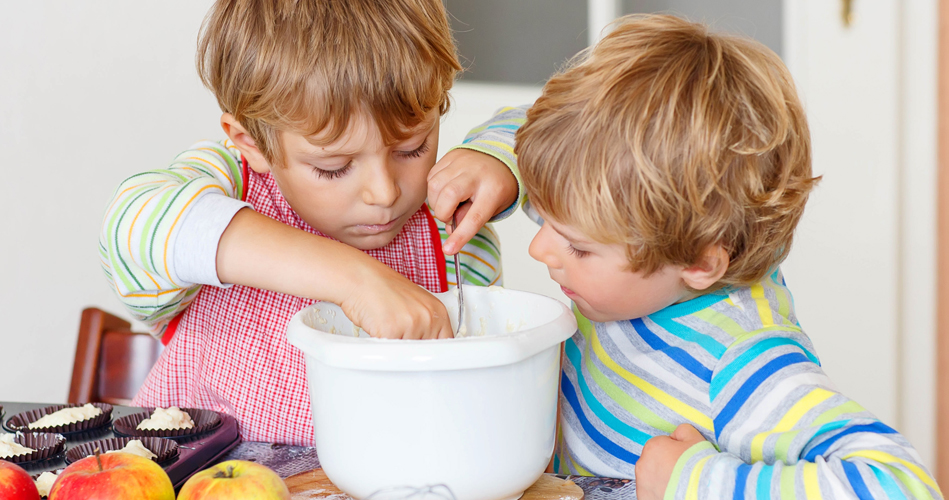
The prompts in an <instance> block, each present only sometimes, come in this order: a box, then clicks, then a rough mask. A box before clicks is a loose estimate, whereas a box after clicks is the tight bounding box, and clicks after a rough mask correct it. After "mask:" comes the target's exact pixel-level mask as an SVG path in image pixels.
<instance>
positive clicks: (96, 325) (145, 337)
mask: <svg viewBox="0 0 949 500" xmlns="http://www.w3.org/2000/svg"><path fill="white" fill-rule="evenodd" d="M131 327H132V325H131V324H130V323H129V322H128V321H125V320H123V319H122V318H119V317H117V316H113V315H111V314H109V313H107V312H105V311H102V310H100V309H96V308H94V307H90V308H86V309H84V310H83V311H82V320H81V321H80V323H79V339H78V341H77V342H76V359H75V361H74V362H73V368H72V382H71V383H70V385H69V402H70V403H91V402H95V401H100V402H103V403H110V404H117V405H128V404H130V403H131V402H132V398H133V397H135V393H137V392H138V389H139V388H140V387H141V386H142V383H144V382H145V377H147V376H148V372H149V371H150V370H151V368H152V365H154V364H155V361H157V360H158V356H159V355H160V354H161V351H162V348H163V346H162V344H161V342H159V341H158V340H157V339H155V338H154V337H152V336H151V335H149V334H147V333H141V332H133V331H132V329H131Z"/></svg>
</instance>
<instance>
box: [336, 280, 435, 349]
mask: <svg viewBox="0 0 949 500" xmlns="http://www.w3.org/2000/svg"><path fill="white" fill-rule="evenodd" d="M374 267H376V268H375V269H372V270H370V272H369V273H367V274H366V275H363V276H362V279H359V280H357V281H356V283H358V284H357V285H356V286H354V287H353V289H352V290H351V291H350V293H349V296H348V297H347V298H346V299H344V300H342V301H341V302H340V303H339V305H340V307H341V308H342V309H343V312H344V313H346V317H348V318H349V319H350V320H352V322H353V323H355V324H356V325H357V326H360V327H362V329H363V330H366V333H368V334H369V335H371V336H373V337H379V338H386V339H436V338H438V339H450V338H452V337H453V334H452V330H451V321H450V320H449V318H448V311H447V310H446V309H445V305H444V304H442V303H441V301H440V300H438V299H437V298H435V296H434V295H432V294H431V293H429V292H428V291H427V290H425V289H424V288H422V287H420V286H418V285H416V284H415V283H412V282H411V281H409V280H408V279H407V278H405V277H404V276H402V275H401V274H399V273H397V272H395V271H393V270H392V269H390V268H389V267H386V266H385V265H383V264H381V263H380V264H379V266H374Z"/></svg>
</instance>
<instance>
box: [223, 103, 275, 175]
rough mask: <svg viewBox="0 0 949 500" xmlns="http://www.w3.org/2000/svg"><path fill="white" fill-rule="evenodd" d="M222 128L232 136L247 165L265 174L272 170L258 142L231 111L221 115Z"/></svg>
mask: <svg viewBox="0 0 949 500" xmlns="http://www.w3.org/2000/svg"><path fill="white" fill-rule="evenodd" d="M221 128H223V129H224V133H225V134H227V136H228V137H230V139H231V142H233V143H234V145H235V146H237V149H239V150H240V152H241V154H242V155H244V159H245V160H247V165H248V166H250V168H251V169H253V170H254V171H255V172H257V173H258V174H265V173H267V172H269V171H270V163H268V162H267V160H266V159H265V158H264V155H263V154H261V152H260V150H259V149H257V143H256V142H255V141H254V138H253V137H251V136H250V134H248V133H247V130H246V129H245V128H244V127H243V126H242V125H241V124H240V122H238V121H237V119H236V118H234V115H232V114H230V113H224V114H223V115H221Z"/></svg>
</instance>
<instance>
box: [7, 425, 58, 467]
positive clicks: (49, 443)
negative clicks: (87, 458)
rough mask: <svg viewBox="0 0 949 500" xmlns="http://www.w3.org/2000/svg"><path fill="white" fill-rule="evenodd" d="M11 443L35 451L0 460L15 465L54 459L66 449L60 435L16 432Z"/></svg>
mask: <svg viewBox="0 0 949 500" xmlns="http://www.w3.org/2000/svg"><path fill="white" fill-rule="evenodd" d="M13 441H15V442H16V443H17V444H19V445H20V446H25V447H27V448H31V449H33V450H35V451H32V452H30V453H26V454H23V455H16V456H14V457H4V458H2V460H6V461H7V462H13V463H15V464H23V463H26V462H36V461H40V460H48V459H50V458H55V457H57V456H59V455H61V454H62V453H63V450H64V449H66V438H65V437H64V436H63V435H62V434H53V433H51V432H17V433H16V437H14V438H13Z"/></svg>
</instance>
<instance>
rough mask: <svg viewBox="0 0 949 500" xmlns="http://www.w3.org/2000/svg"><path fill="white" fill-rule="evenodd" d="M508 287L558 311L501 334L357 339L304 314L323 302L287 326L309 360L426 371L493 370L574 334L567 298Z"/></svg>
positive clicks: (475, 290)
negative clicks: (312, 321)
mask: <svg viewBox="0 0 949 500" xmlns="http://www.w3.org/2000/svg"><path fill="white" fill-rule="evenodd" d="M479 289H480V290H479ZM486 291H487V290H486V287H474V286H471V287H465V297H466V298H467V297H468V294H469V293H485V292H486ZM504 291H505V293H513V294H523V295H529V296H533V297H535V298H540V299H541V300H545V301H549V302H550V303H551V304H553V305H555V306H556V307H558V308H559V310H558V312H557V313H556V314H555V315H554V318H553V320H551V321H550V322H549V323H546V324H544V325H543V326H538V327H534V328H528V329H525V330H521V331H517V332H513V333H507V334H503V335H490V336H472V337H464V338H457V339H433V340H401V339H400V340H394V339H378V338H357V337H352V336H348V335H337V334H333V333H329V332H325V331H321V330H318V329H316V328H312V327H310V326H308V325H307V324H306V323H305V322H304V320H303V318H304V316H305V315H306V314H307V311H308V310H311V309H318V308H320V307H326V305H325V303H317V304H313V305H311V306H308V307H306V308H304V309H302V310H300V311H298V312H297V313H296V314H294V315H293V317H292V318H291V320H290V322H289V324H288V325H287V340H288V341H289V342H290V344H291V345H293V346H295V347H296V348H297V349H300V350H301V351H303V353H304V354H305V355H306V357H307V359H308V360H310V359H312V360H314V361H317V362H319V363H322V364H325V365H328V366H332V367H336V368H348V369H354V370H371V371H407V372H414V371H419V372H422V371H449V370H465V369H472V368H489V367H495V366H503V365H508V364H514V363H518V362H520V361H523V360H525V359H527V358H530V357H532V356H534V355H535V354H537V353H539V352H541V351H543V350H545V349H547V348H550V347H552V346H555V345H557V344H560V343H561V342H563V341H565V340H566V339H568V338H569V337H571V336H572V335H573V334H574V332H576V330H577V320H576V318H575V317H574V314H573V311H571V309H570V308H568V307H567V306H566V305H565V304H564V303H563V302H560V301H559V300H557V299H553V298H550V297H547V296H546V295H541V294H537V293H532V292H525V291H522V290H510V289H504ZM450 294H452V292H450V291H449V292H444V293H442V294H435V295H436V296H441V297H440V298H442V300H445V297H447V296H448V295H450ZM321 304H323V305H321ZM332 307H337V306H332Z"/></svg>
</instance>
